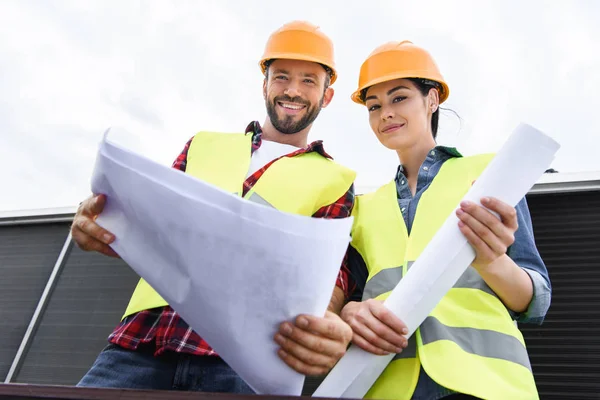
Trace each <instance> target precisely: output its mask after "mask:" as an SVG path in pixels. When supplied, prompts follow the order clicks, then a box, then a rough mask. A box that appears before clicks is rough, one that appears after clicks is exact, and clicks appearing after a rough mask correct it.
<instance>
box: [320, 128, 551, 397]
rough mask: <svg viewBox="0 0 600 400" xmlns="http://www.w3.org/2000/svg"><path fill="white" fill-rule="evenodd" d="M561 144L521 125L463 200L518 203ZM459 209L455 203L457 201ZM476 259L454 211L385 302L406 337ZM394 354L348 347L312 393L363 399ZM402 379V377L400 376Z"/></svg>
mask: <svg viewBox="0 0 600 400" xmlns="http://www.w3.org/2000/svg"><path fill="white" fill-rule="evenodd" d="M559 147H560V146H559V145H558V143H556V142H555V141H554V140H552V139H551V138H549V137H548V136H546V135H544V134H543V133H542V132H540V131H538V130H536V129H534V128H533V127H531V126H529V125H525V124H521V125H519V126H518V127H517V129H515V131H514V132H513V134H512V135H511V137H510V138H509V139H508V141H507V142H506V143H505V144H504V146H503V147H502V149H501V150H500V151H499V152H498V153H497V154H496V156H495V157H494V159H493V160H492V161H491V162H490V164H489V165H488V166H487V168H486V169H485V170H484V171H483V173H482V174H481V176H480V177H479V179H478V180H477V182H475V184H474V185H473V186H472V187H471V189H470V190H469V192H467V194H466V195H465V196H464V200H470V201H472V202H475V203H479V201H480V199H481V198H482V197H484V196H490V197H496V198H498V199H500V200H502V201H504V202H506V203H508V204H510V205H513V206H514V205H516V204H517V203H518V202H519V200H521V199H522V198H523V197H524V196H525V194H526V193H527V191H528V190H529V189H530V188H531V187H532V186H533V184H534V183H535V182H536V180H537V179H538V178H539V177H540V176H541V175H542V174H543V173H544V171H545V170H546V169H547V168H548V166H549V165H550V163H551V162H552V160H553V158H554V154H555V153H556V151H557V150H558V148H559ZM457 207H458V204H457ZM474 259H475V251H474V250H473V248H472V247H471V246H470V245H469V243H468V242H467V239H466V238H465V237H464V235H463V234H462V233H461V232H460V230H459V228H458V217H457V216H456V215H455V214H454V213H452V214H451V215H450V216H449V217H448V219H447V220H446V221H445V222H444V224H443V225H442V227H441V228H440V230H439V231H438V232H437V233H436V234H435V235H434V237H433V238H432V240H431V242H430V243H429V244H428V245H427V246H426V247H425V249H424V250H423V252H422V253H421V255H420V257H419V258H418V259H417V260H416V261H415V263H414V264H413V265H412V267H411V268H410V270H409V272H408V273H407V274H406V276H405V277H404V278H403V279H402V280H401V281H400V282H399V283H398V285H397V286H396V287H395V288H394V290H393V291H392V293H391V294H390V296H389V297H388V298H387V299H386V301H385V302H384V305H385V306H386V307H387V308H388V309H389V310H390V311H392V312H393V313H394V314H395V315H397V316H398V317H399V318H400V319H401V320H402V321H404V323H405V324H406V326H407V328H408V330H409V332H408V334H407V337H410V336H411V335H412V334H413V333H414V332H415V331H416V330H417V328H418V327H419V325H421V323H422V322H423V321H424V320H425V318H426V317H427V316H428V315H429V313H431V311H433V309H434V308H435V306H436V305H437V304H438V303H439V301H440V300H441V299H442V297H444V295H445V294H446V293H447V292H448V290H450V288H452V286H454V284H455V283H456V282H457V281H458V279H459V278H460V276H461V275H462V274H463V273H464V272H465V270H466V269H467V267H468V266H469V265H470V264H471V262H473V260H474ZM393 357H394V354H391V355H388V356H376V355H373V354H371V353H368V352H365V351H363V350H362V349H360V348H358V347H356V346H351V348H350V349H349V351H348V352H347V353H346V355H345V356H344V357H343V358H342V359H341V360H340V361H339V362H338V364H337V365H336V366H335V368H334V369H333V370H332V371H331V372H330V374H329V375H328V376H327V378H326V379H325V380H324V381H323V383H322V384H321V385H320V386H319V388H318V389H317V390H316V392H315V393H314V394H313V396H315V397H346V398H362V397H363V396H364V395H365V394H366V393H367V391H368V390H369V388H370V387H371V386H372V385H373V383H375V381H376V380H377V378H378V377H379V375H380V374H381V373H382V372H383V370H384V369H385V368H386V366H387V365H388V364H389V362H390V361H391V360H392V358H393ZM399 379H401V377H400V378H399Z"/></svg>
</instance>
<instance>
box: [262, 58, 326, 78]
mask: <svg viewBox="0 0 600 400" xmlns="http://www.w3.org/2000/svg"><path fill="white" fill-rule="evenodd" d="M270 68H271V70H272V71H279V72H287V73H290V74H301V75H317V76H320V75H324V74H326V72H325V68H323V66H322V65H321V64H319V63H316V62H312V61H303V60H285V59H278V60H273V61H272V62H271V64H270Z"/></svg>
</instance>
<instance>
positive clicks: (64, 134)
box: [0, 0, 600, 211]
mask: <svg viewBox="0 0 600 400" xmlns="http://www.w3.org/2000/svg"><path fill="white" fill-rule="evenodd" d="M294 19H305V20H308V21H311V22H313V23H315V24H317V25H319V26H321V28H322V30H323V31H324V32H325V33H326V34H328V35H329V36H330V37H331V38H332V40H333V41H334V44H335V49H336V59H337V67H338V72H339V79H338V81H337V82H336V83H335V85H334V88H335V90H336V94H335V97H334V99H333V102H332V104H331V105H330V107H328V108H327V109H326V110H324V111H323V112H322V113H321V115H320V116H319V118H318V119H317V121H316V123H315V124H314V127H313V130H312V133H311V137H310V139H312V140H316V139H323V140H325V147H326V149H327V150H328V152H330V153H331V154H332V155H333V156H334V158H336V160H338V161H339V162H341V163H344V164H346V165H348V166H350V167H352V168H354V169H356V170H357V171H358V173H359V176H358V180H357V182H358V184H359V185H363V186H364V185H369V186H375V185H379V184H382V183H385V182H387V181H388V180H389V179H390V178H391V177H392V176H393V174H394V172H395V168H396V165H397V163H398V160H397V157H396V156H395V153H393V152H391V151H389V150H386V149H384V148H383V146H381V145H380V144H379V142H378V141H377V140H376V139H375V137H374V135H373V133H372V132H371V130H370V128H369V125H368V120H367V118H368V117H367V111H366V109H365V108H364V107H361V106H358V105H356V104H354V103H352V102H351V100H350V99H349V96H350V94H351V93H352V91H353V90H354V89H355V87H356V83H357V79H358V72H359V68H360V65H361V63H362V62H363V61H364V59H365V58H366V57H367V56H368V54H369V53H370V52H371V51H372V50H373V49H374V48H375V47H377V46H378V45H380V44H383V43H384V42H387V41H391V40H404V39H408V40H411V41H413V42H414V43H415V44H418V45H420V46H423V47H425V48H427V49H428V50H429V51H430V52H431V53H432V54H433V56H434V58H435V59H436V60H437V62H438V65H439V66H440V68H441V70H442V74H443V75H444V77H445V78H446V81H447V82H448V83H449V85H450V90H451V95H450V98H449V100H448V101H447V103H446V104H445V106H446V107H448V108H451V109H453V110H454V111H456V112H457V113H458V114H459V115H460V117H461V118H462V121H459V120H458V119H457V118H456V117H454V116H453V115H452V114H450V113H447V114H446V115H445V116H444V115H442V118H441V121H440V125H441V132H440V136H439V140H438V142H439V143H440V144H444V145H454V146H457V147H458V148H459V150H461V151H462V152H463V153H464V154H473V153H477V152H484V151H493V150H497V149H498V148H499V147H500V146H501V145H502V143H503V142H504V141H505V139H506V138H507V136H508V135H509V134H510V133H511V131H512V130H513V129H514V128H515V127H516V125H517V124H518V123H519V122H521V121H523V122H527V123H529V124H531V125H533V126H535V127H537V128H538V129H540V130H542V131H544V132H546V133H547V134H549V135H550V136H552V137H553V138H554V139H556V140H557V141H559V142H560V143H561V145H562V148H561V150H560V151H559V154H558V156H557V159H556V160H555V163H554V165H553V167H554V168H555V169H557V170H559V171H561V172H576V171H600V157H598V149H599V148H600V119H599V118H598V117H597V113H598V112H599V111H600V110H599V107H598V106H599V105H600V100H598V94H597V93H598V89H599V88H600V51H599V50H598V49H599V48H600V25H599V24H598V20H599V19H600V2H598V1H596V0H588V1H562V2H559V1H548V0H540V1H527V2H523V1H518V0H517V1H491V0H490V1H483V0H473V1H447V0H440V1H433V0H429V1H399V0H385V1H378V0H371V1H367V2H365V1H348V0H346V1H323V0H320V1H309V0H304V1H303V2H301V3H294V2H291V3H290V2H281V1H242V0H215V1H208V0H194V1H182V0H178V1H150V0H144V1H141V0H140V1H127V0H110V1H109V0H103V1H97V0H94V1H84V0H73V1H66V0H65V1H61V0H53V1H33V0H32V1H27V0H2V1H0V171H2V172H1V173H0V185H1V186H0V187H1V193H2V195H1V196H0V211H5V210H16V209H31V208H46V207H62V206H73V205H76V204H78V203H79V201H81V200H82V199H83V198H85V197H86V196H87V195H88V194H89V181H90V176H91V172H92V167H93V162H94V158H95V152H96V149H97V144H98V141H99V140H100V139H101V137H102V132H103V131H104V130H105V129H106V128H107V127H108V126H115V127H120V128H122V129H121V130H120V131H119V133H118V134H115V135H113V136H110V139H111V140H114V141H116V142H118V143H120V144H122V145H124V146H127V147H128V148H130V149H132V150H134V151H136V152H139V153H142V154H144V155H146V156H148V157H150V158H152V159H154V160H157V161H159V162H161V163H164V164H171V162H172V161H173V159H174V158H175V157H176V156H177V154H178V152H179V151H180V150H181V149H182V147H183V145H184V144H185V142H186V141H187V140H188V139H189V138H190V137H191V136H192V135H193V134H194V133H195V132H197V131H200V130H216V131H225V132H236V131H241V130H243V129H244V127H245V126H246V124H247V123H248V122H249V121H251V120H254V119H258V120H259V121H261V122H262V121H263V120H264V118H265V115H266V112H265V109H264V101H263V99H262V88H261V85H262V75H261V73H260V70H259V68H258V66H257V62H258V60H259V58H260V56H261V55H262V52H263V49H264V45H265V42H266V40H267V38H268V36H269V34H270V33H271V32H272V31H274V30H275V29H277V28H278V27H279V26H281V25H282V24H284V23H286V22H289V21H291V20H294Z"/></svg>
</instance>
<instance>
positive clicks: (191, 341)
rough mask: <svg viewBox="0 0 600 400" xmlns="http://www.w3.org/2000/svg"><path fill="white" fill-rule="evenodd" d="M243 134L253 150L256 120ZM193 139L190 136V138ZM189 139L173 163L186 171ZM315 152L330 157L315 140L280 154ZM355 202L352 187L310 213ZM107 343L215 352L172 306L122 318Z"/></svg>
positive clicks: (343, 284)
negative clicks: (249, 138)
mask: <svg viewBox="0 0 600 400" xmlns="http://www.w3.org/2000/svg"><path fill="white" fill-rule="evenodd" d="M246 134H252V150H251V151H252V153H254V151H255V150H257V149H258V148H259V147H260V145H261V143H262V139H261V136H262V129H261V128H260V125H259V123H258V122H256V121H255V122H251V123H250V124H249V125H248V127H247V128H246ZM192 139H193V138H192ZM192 139H190V140H189V141H188V142H187V143H186V145H185V147H184V149H183V151H182V152H181V154H180V155H179V157H177V159H176V160H175V162H174V163H173V168H177V169H179V170H181V171H185V168H186V164H187V153H188V149H189V147H190V143H191V142H192ZM312 151H316V152H318V153H319V154H321V155H323V156H324V157H327V158H331V156H329V154H327V153H326V152H325V150H324V149H323V143H322V141H316V142H313V143H311V144H309V145H308V146H307V147H305V148H303V149H299V150H297V151H295V152H293V153H290V154H287V155H285V156H283V157H292V156H295V155H298V154H303V153H308V152H312ZM276 160H277V159H276ZM276 160H273V161H271V162H270V163H268V164H267V165H265V166H264V167H262V168H261V169H259V170H258V171H256V172H255V173H254V174H252V175H251V176H250V177H248V179H246V181H245V182H244V193H243V194H244V195H245V194H246V193H247V192H248V191H249V190H250V189H251V188H252V186H254V184H255V183H256V182H257V181H258V179H259V178H260V177H261V176H262V174H263V173H264V172H265V171H266V170H267V169H268V168H269V167H270V166H271V165H272V164H273V162H275V161H276ZM353 205H354V187H353V186H351V187H350V188H349V189H348V192H346V193H345V194H344V195H343V196H342V197H340V198H339V199H338V200H337V201H336V202H335V203H333V204H330V205H328V206H325V207H322V208H321V209H319V210H318V211H317V212H316V213H314V214H313V217H315V218H345V217H348V216H350V213H351V212H352V207H353ZM348 282H349V271H348V268H347V266H346V259H344V262H343V265H342V267H341V269H340V273H339V275H338V279H337V282H336V286H338V287H339V288H341V289H342V290H343V291H344V294H345V295H346V298H347V297H348V296H349V292H350V291H349V288H348ZM108 341H109V342H110V343H113V344H116V345H119V346H121V347H124V348H126V349H131V350H135V349H137V348H138V346H139V345H140V344H143V343H151V342H155V344H156V349H155V353H154V354H155V355H156V356H158V355H160V354H162V353H164V352H166V351H175V352H179V353H189V354H195V355H217V354H216V353H215V351H214V350H213V349H212V348H211V347H210V346H209V345H208V343H206V342H205V341H204V339H202V338H201V337H200V336H198V334H197V333H196V332H194V331H193V330H192V328H190V327H189V325H188V324H186V323H185V321H184V320H183V319H181V317H180V316H179V314H177V312H175V311H174V310H173V309H172V308H171V307H169V306H166V307H160V308H154V309H151V310H144V311H141V312H138V313H137V314H133V315H130V316H128V317H127V318H125V319H123V321H121V323H120V324H119V325H118V326H117V327H116V328H115V330H114V331H113V333H111V335H110V336H109V337H108Z"/></svg>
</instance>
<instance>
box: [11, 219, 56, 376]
mask: <svg viewBox="0 0 600 400" xmlns="http://www.w3.org/2000/svg"><path fill="white" fill-rule="evenodd" d="M67 234H68V224H52V225H29V226H0V276H1V277H2V278H1V279H0V321H1V322H0V343H2V345H1V346H0V381H2V382H3V381H4V378H5V377H6V374H7V373H8V370H9V368H10V365H11V363H12V361H13V358H14V357H15V354H16V353H17V349H18V348H19V345H20V344H21V341H22V339H23V335H24V334H25V331H26V330H27V327H28V325H29V322H30V320H31V317H32V315H33V313H34V310H35V308H36V306H37V304H38V301H39V299H40V296H41V294H42V291H43V290H44V287H45V286H46V282H47V281H48V277H49V276H50V273H51V271H52V267H53V266H54V264H55V263H56V259H57V258H58V255H59V253H60V250H61V248H62V246H63V243H64V241H65V238H66V237H67Z"/></svg>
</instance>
